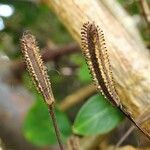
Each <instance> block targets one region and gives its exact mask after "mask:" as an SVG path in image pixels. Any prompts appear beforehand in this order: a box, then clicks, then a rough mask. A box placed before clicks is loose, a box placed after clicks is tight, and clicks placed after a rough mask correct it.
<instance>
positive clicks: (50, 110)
mask: <svg viewBox="0 0 150 150" xmlns="http://www.w3.org/2000/svg"><path fill="white" fill-rule="evenodd" d="M48 110H49V114H50V116H51V119H52V123H53V126H54V129H55V134H56V138H57V141H58V143H59V147H60V150H64V148H63V144H62V140H61V135H60V130H59V128H58V124H57V120H56V115H55V112H54V105H53V104H52V105H48Z"/></svg>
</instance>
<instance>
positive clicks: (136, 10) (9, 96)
mask: <svg viewBox="0 0 150 150" xmlns="http://www.w3.org/2000/svg"><path fill="white" fill-rule="evenodd" d="M116 3H120V5H122V7H124V9H125V10H126V11H127V12H128V13H129V14H130V15H131V16H132V18H133V19H134V20H135V22H136V24H137V27H138V29H139V31H140V34H141V37H142V38H143V42H144V44H145V45H146V47H147V48H150V36H149V35H150V28H149V24H148V23H147V21H146V20H145V16H144V14H143V10H142V7H141V5H140V3H139V1H138V0H117V1H116ZM25 30H30V31H31V33H32V34H33V35H35V37H36V38H37V41H38V45H39V47H40V49H41V54H42V57H43V60H44V62H46V65H47V67H48V74H49V77H50V80H51V84H52V89H53V93H54V96H55V99H56V101H57V102H56V105H57V107H58V110H56V114H57V118H59V119H58V123H59V122H60V123H59V124H60V128H61V131H62V135H63V139H64V141H66V140H67V138H68V137H69V136H70V135H71V133H72V131H71V126H72V123H73V121H74V118H75V116H76V113H77V112H78V110H79V108H80V106H81V105H82V104H83V102H84V100H86V99H87V98H88V97H90V96H91V95H93V94H94V93H95V92H96V91H95V88H93V87H92V86H91V78H90V75H89V72H88V69H87V66H86V63H85V60H84V58H83V57H82V54H81V52H80V48H79V45H78V44H77V43H76V42H75V41H74V40H73V39H72V37H71V35H70V34H69V32H68V31H67V30H66V29H65V27H64V26H63V25H62V24H61V22H60V21H59V20H58V17H57V16H56V15H55V14H54V13H53V12H52V10H51V9H50V8H49V7H48V6H47V5H46V4H44V3H42V1H40V0H0V150H7V149H13V150H40V149H41V150H42V149H43V150H46V149H50V148H51V149H58V148H57V146H56V143H57V141H56V139H55V134H54V131H53V127H52V125H50V124H51V122H50V120H49V115H48V111H47V108H46V106H45V105H44V103H43V100H42V96H41V95H40V94H38V92H37V91H36V89H35V87H34V86H33V84H32V81H31V78H30V77H29V74H28V73H27V71H26V70H25V65H24V63H23V59H22V54H21V50H20V38H21V36H22V34H23V32H24V31H25ZM79 89H82V90H83V91H84V92H85V93H86V94H85V95H82V94H81V93H80V94H81V97H80V98H76V97H77V92H79V91H78V90H79ZM83 91H82V92H83ZM84 92H83V93H84ZM78 94H79V93H78ZM70 95H71V96H72V97H73V98H74V99H75V100H76V102H74V103H73V104H70V105H68V104H66V103H65V102H66V101H67V98H68V96H70ZM62 122H63V124H62Z"/></svg>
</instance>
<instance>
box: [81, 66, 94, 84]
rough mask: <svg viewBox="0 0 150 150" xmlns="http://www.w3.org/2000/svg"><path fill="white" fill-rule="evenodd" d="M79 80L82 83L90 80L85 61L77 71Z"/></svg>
mask: <svg viewBox="0 0 150 150" xmlns="http://www.w3.org/2000/svg"><path fill="white" fill-rule="evenodd" d="M78 77H79V80H80V81H81V82H83V83H89V82H91V76H90V74H89V69H88V66H87V64H86V63H83V64H82V66H81V67H80V69H79V72H78Z"/></svg>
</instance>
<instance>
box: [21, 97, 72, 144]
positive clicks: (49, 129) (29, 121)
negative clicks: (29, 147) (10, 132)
mask: <svg viewBox="0 0 150 150" xmlns="http://www.w3.org/2000/svg"><path fill="white" fill-rule="evenodd" d="M36 97H37V101H36V103H35V105H34V106H33V107H32V108H31V110H30V111H29V112H28V114H27V116H26V119H25V122H24V125H23V133H24V136H25V137H26V139H27V140H29V141H30V142H31V143H33V144H35V145H37V146H45V145H50V144H56V143H57V140H56V136H55V132H54V128H53V124H52V121H51V118H50V116H49V113H48V109H47V107H46V105H45V104H44V103H43V101H42V97H40V96H39V95H37V96H36ZM55 113H56V118H57V122H58V126H59V128H60V130H61V134H62V139H63V141H65V140H66V138H67V137H68V136H69V135H70V134H71V126H70V123H69V121H68V119H67V117H66V115H65V114H64V113H63V112H61V111H59V110H58V109H56V110H55Z"/></svg>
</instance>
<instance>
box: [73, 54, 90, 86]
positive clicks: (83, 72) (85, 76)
mask: <svg viewBox="0 0 150 150" xmlns="http://www.w3.org/2000/svg"><path fill="white" fill-rule="evenodd" d="M72 60H73V62H74V63H76V64H77V65H79V66H80V67H79V69H78V72H77V76H78V79H79V81H80V82H81V83H83V84H84V83H85V84H87V83H90V82H91V81H92V80H91V76H90V74H89V69H88V66H87V64H86V61H85V59H84V58H83V56H82V55H74V56H72Z"/></svg>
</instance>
